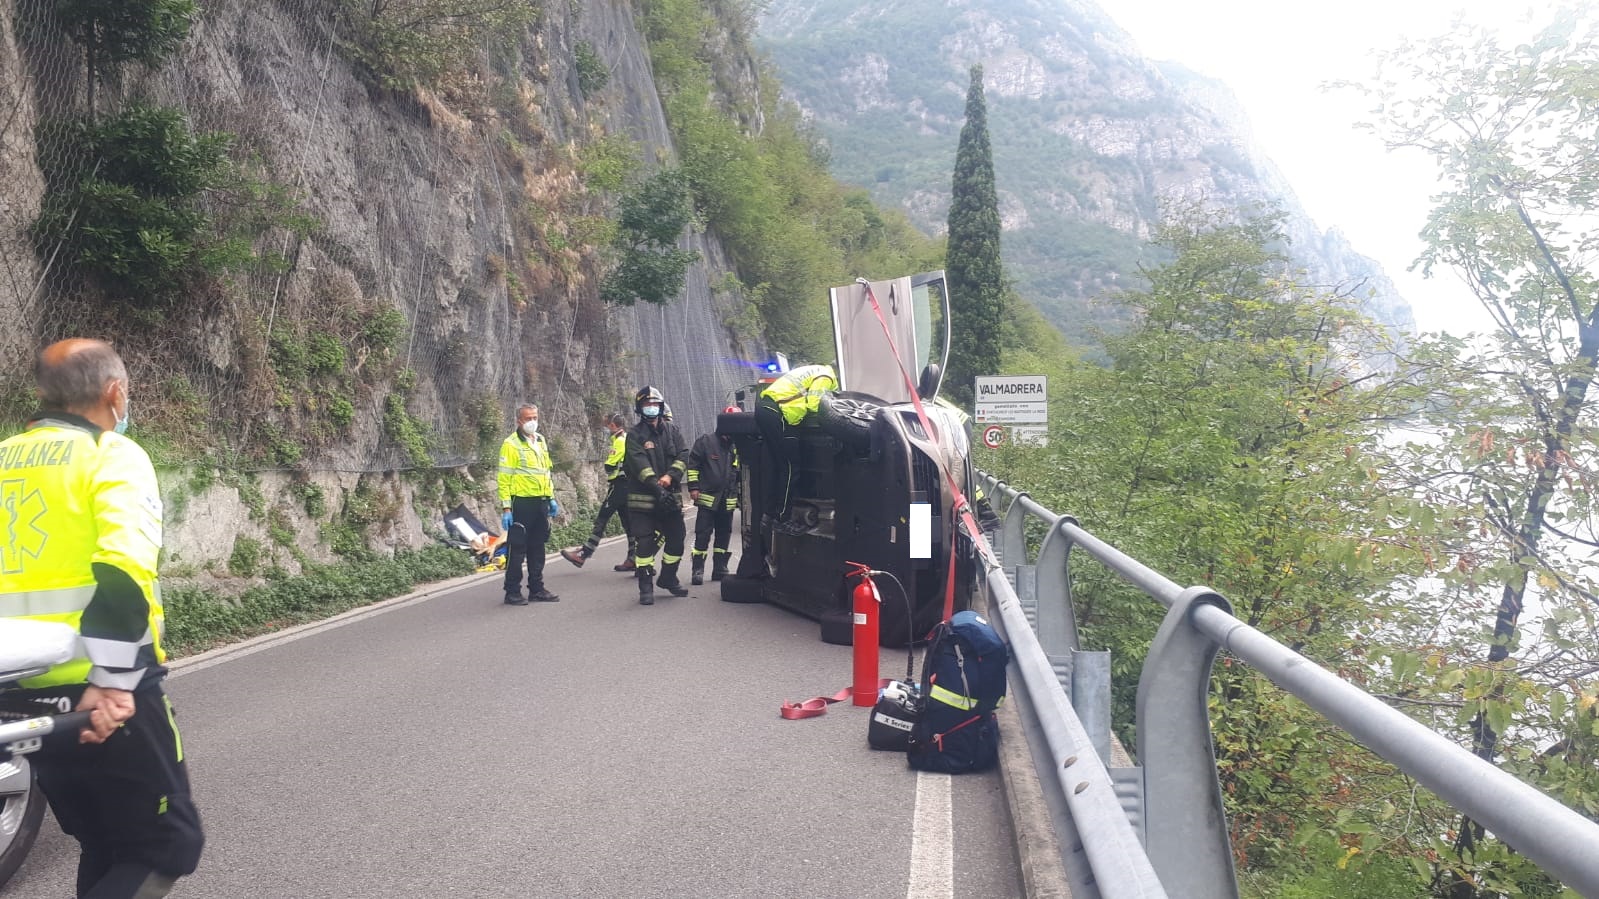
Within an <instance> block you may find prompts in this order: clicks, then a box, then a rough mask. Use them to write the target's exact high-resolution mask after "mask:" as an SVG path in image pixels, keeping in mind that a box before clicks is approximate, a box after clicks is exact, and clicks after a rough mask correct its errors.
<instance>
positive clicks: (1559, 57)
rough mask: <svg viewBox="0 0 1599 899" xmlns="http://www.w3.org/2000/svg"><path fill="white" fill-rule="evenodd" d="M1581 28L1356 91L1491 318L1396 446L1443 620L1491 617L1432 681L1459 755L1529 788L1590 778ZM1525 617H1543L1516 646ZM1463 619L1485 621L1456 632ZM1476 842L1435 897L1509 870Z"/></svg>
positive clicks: (1395, 70)
mask: <svg viewBox="0 0 1599 899" xmlns="http://www.w3.org/2000/svg"><path fill="white" fill-rule="evenodd" d="M1588 16H1591V13H1589V14H1581V13H1579V12H1578V11H1577V10H1574V9H1567V10H1564V11H1560V12H1557V13H1556V15H1555V17H1554V20H1553V22H1552V24H1550V25H1549V26H1548V27H1547V28H1545V29H1544V30H1543V31H1542V32H1540V33H1539V34H1538V35H1537V36H1536V37H1535V38H1534V39H1532V40H1530V41H1528V42H1526V43H1522V44H1519V45H1516V46H1513V47H1510V46H1502V45H1501V44H1500V42H1499V41H1498V40H1497V39H1496V38H1495V37H1493V36H1492V35H1491V34H1489V33H1487V32H1486V31H1484V30H1482V29H1480V28H1476V27H1471V26H1465V25H1461V26H1457V27H1456V28H1455V29H1454V30H1453V31H1452V32H1450V33H1449V34H1446V35H1444V36H1442V37H1439V38H1437V39H1435V40H1432V41H1429V42H1426V43H1421V44H1409V45H1404V46H1401V47H1400V48H1398V49H1397V50H1396V51H1395V52H1393V53H1392V54H1390V55H1389V56H1388V57H1387V58H1386V59H1385V61H1384V69H1383V71H1381V72H1379V74H1378V78H1377V79H1376V84H1377V85H1378V86H1376V87H1371V88H1366V89H1364V90H1365V91H1366V93H1368V94H1369V95H1370V96H1371V97H1372V98H1373V99H1374V100H1375V101H1377V103H1378V106H1377V107H1376V109H1375V113H1376V115H1377V116H1378V119H1377V122H1376V124H1375V125H1374V130H1375V131H1376V132H1377V133H1378V134H1379V136H1381V137H1382V139H1383V140H1384V141H1385V142H1386V143H1387V145H1388V146H1389V147H1390V148H1414V149H1420V150H1422V151H1424V152H1425V153H1427V154H1429V155H1430V156H1431V157H1432V158H1433V159H1434V161H1435V162H1436V163H1437V164H1438V167H1439V171H1440V174H1441V175H1442V178H1443V181H1444V183H1445V185H1446V186H1445V188H1444V190H1443V191H1442V193H1440V194H1439V195H1438V196H1437V197H1436V202H1437V205H1436V207H1435V208H1434V210H1433V211H1432V213H1431V215H1430V217H1429V219H1428V222H1427V225H1426V228H1425V229H1424V230H1423V232H1422V236H1423V237H1424V238H1425V240H1426V245H1427V246H1426V250H1425V251H1424V253H1423V255H1422V256H1421V258H1420V259H1419V260H1418V262H1419V264H1421V265H1422V266H1424V269H1425V270H1426V271H1428V272H1429V273H1430V272H1431V271H1432V270H1433V269H1434V268H1436V267H1449V268H1452V269H1454V270H1456V271H1457V272H1459V273H1460V274H1461V275H1462V276H1463V277H1464V280H1465V283H1466V285H1467V287H1468V288H1469V290H1470V292H1471V294H1472V296H1473V297H1474V298H1475V299H1476V300H1477V302H1479V303H1481V304H1482V306H1483V307H1484V308H1485V309H1486V310H1487V311H1488V312H1489V314H1490V315H1491V316H1492V318H1493V321H1494V323H1495V328H1494V329H1493V331H1492V332H1491V333H1490V334H1488V335H1486V336H1485V338H1484V339H1482V340H1480V341H1477V342H1474V343H1471V344H1461V345H1454V346H1445V347H1444V348H1443V349H1444V350H1446V351H1447V356H1446V357H1445V361H1444V362H1443V363H1441V364H1442V365H1443V366H1445V367H1446V369H1447V370H1451V371H1452V375H1451V377H1450V378H1449V381H1450V382H1451V385H1452V386H1451V387H1450V388H1449V389H1448V390H1447V392H1444V393H1442V394H1441V396H1440V397H1439V398H1438V400H1437V401H1435V403H1434V404H1433V407H1432V408H1433V410H1434V415H1433V416H1432V417H1431V422H1432V424H1433V425H1434V427H1435V429H1436V436H1437V439H1436V440H1434V441H1430V442H1423V443H1420V444H1417V445H1414V446H1412V447H1410V448H1409V450H1408V452H1409V456H1410V458H1409V459H1408V460H1407V461H1408V463H1409V464H1410V465H1411V466H1413V470H1415V471H1417V472H1419V473H1420V477H1418V478H1416V479H1415V480H1414V481H1413V484H1414V486H1415V489H1416V490H1417V491H1418V493H1420V494H1421V495H1422V496H1423V497H1424V498H1425V499H1426V500H1428V501H1429V503H1430V504H1431V505H1432V506H1433V507H1437V508H1442V509H1444V510H1445V512H1443V513H1442V514H1439V513H1437V512H1433V511H1429V512H1428V515H1427V517H1428V519H1429V520H1428V521H1427V522H1424V524H1427V525H1430V526H1431V527H1430V529H1431V530H1432V531H1433V532H1435V533H1436V534H1438V535H1439V536H1440V538H1441V539H1443V538H1447V539H1448V543H1449V546H1450V547H1451V551H1452V553H1453V559H1452V560H1450V561H1451V562H1452V564H1449V565H1443V566H1440V571H1441V573H1442V574H1444V575H1446V576H1447V577H1448V581H1447V583H1448V584H1449V588H1450V591H1451V597H1450V599H1449V601H1450V604H1451V610H1452V612H1453V616H1452V617H1453V619H1454V620H1453V621H1449V622H1448V623H1449V624H1451V625H1453V626H1454V628H1455V630H1456V632H1457V633H1458V634H1459V638H1458V639H1459V640H1461V641H1464V640H1468V639H1476V640H1478V641H1479V645H1480V637H1476V638H1473V637H1472V636H1471V635H1472V634H1481V633H1485V632H1487V628H1485V627H1483V626H1484V625H1486V624H1487V620H1491V621H1492V628H1491V636H1490V637H1489V639H1488V641H1487V646H1486V653H1485V664H1481V665H1477V666H1470V667H1467V668H1463V669H1455V670H1456V671H1457V672H1458V673H1457V674H1455V675H1454V676H1453V677H1451V680H1452V683H1447V684H1446V686H1452V687H1454V688H1456V689H1457V690H1458V691H1459V695H1458V698H1459V699H1460V700H1461V703H1460V704H1461V709H1462V716H1463V717H1466V718H1469V725H1468V728H1469V736H1470V741H1471V745H1472V749H1473V751H1474V752H1475V753H1476V754H1477V755H1478V756H1479V757H1481V758H1483V759H1487V760H1490V761H1493V760H1496V759H1497V758H1501V757H1503V758H1505V761H1506V763H1507V764H1510V765H1512V766H1514V767H1515V768H1516V770H1517V772H1518V773H1520V774H1522V775H1523V776H1527V777H1533V778H1537V777H1540V776H1542V775H1547V774H1548V770H1549V763H1550V762H1551V761H1559V762H1565V761H1567V760H1568V755H1567V754H1568V753H1571V752H1578V751H1580V752H1581V753H1583V754H1584V755H1583V756H1582V757H1586V758H1587V759H1588V760H1589V761H1588V763H1587V766H1588V767H1589V768H1590V769H1591V767H1592V762H1591V757H1592V750H1593V747H1592V734H1593V732H1594V716H1593V715H1592V714H1591V713H1590V711H1589V710H1590V709H1592V708H1593V707H1594V699H1595V696H1594V693H1593V691H1592V688H1591V686H1584V684H1585V683H1586V682H1587V679H1588V678H1590V677H1591V674H1592V671H1593V666H1592V663H1591V661H1589V660H1591V659H1592V658H1593V657H1594V655H1595V647H1594V646H1593V640H1592V631H1593V624H1592V622H1593V617H1594V611H1595V610H1594V606H1595V604H1596V603H1599V574H1596V572H1595V570H1594V568H1593V558H1594V553H1595V550H1596V549H1599V527H1596V521H1595V511H1596V508H1595V505H1594V497H1595V495H1596V492H1595V491H1596V488H1599V455H1596V453H1595V447H1596V440H1595V436H1596V433H1599V432H1596V425H1599V422H1596V415H1595V402H1594V400H1595V397H1594V393H1593V381H1594V378H1595V376H1596V374H1599V289H1596V288H1599V267H1596V265H1595V263H1594V260H1595V258H1596V256H1595V251H1596V250H1599V235H1595V234H1594V233H1593V232H1592V231H1591V230H1590V228H1591V224H1592V222H1593V221H1594V217H1595V215H1599V156H1596V155H1595V154H1594V153H1593V148H1594V146H1596V144H1599V115H1596V112H1599V42H1596V40H1595V29H1594V22H1593V20H1592V19H1591V18H1589V17H1588ZM1529 606H1531V607H1532V609H1533V613H1532V614H1534V615H1535V616H1536V618H1535V619H1534V620H1535V621H1537V622H1539V623H1541V624H1542V625H1543V627H1542V628H1541V629H1540V630H1536V631H1533V632H1532V633H1531V634H1529V633H1528V632H1527V631H1526V629H1525V625H1526V624H1527V623H1528V622H1527V621H1525V620H1524V617H1523V616H1524V615H1526V614H1528V609H1529ZM1462 609H1464V610H1467V611H1468V612H1469V611H1470V610H1472V609H1481V612H1480V613H1479V614H1480V615H1482V616H1483V617H1482V618H1478V619H1476V620H1468V621H1460V620H1459V619H1460V615H1461V612H1460V610H1462ZM1583 622H1587V625H1586V627H1582V623H1583ZM1573 625H1575V626H1573ZM1434 626H1435V628H1436V622H1434ZM1535 714H1536V715H1537V716H1538V717H1534V715H1535ZM1550 734H1560V735H1564V736H1565V737H1566V738H1565V739H1559V740H1553V741H1551V740H1550V738H1549V735H1550ZM1507 738H1509V739H1514V740H1515V741H1516V742H1515V749H1516V752H1514V753H1512V754H1509V755H1507V754H1506V753H1505V752H1504V750H1505V749H1506V748H1507V745H1506V740H1507ZM1540 743H1543V744H1548V745H1541V746H1540V745H1539V744H1540ZM1529 744H1530V745H1529ZM1566 767H1567V768H1569V767H1570V766H1566ZM1595 780H1596V778H1595V777H1594V776H1593V774H1592V771H1591V770H1590V771H1589V772H1588V774H1587V776H1586V777H1577V778H1576V779H1575V780H1570V781H1568V782H1566V783H1564V784H1562V786H1561V787H1560V788H1559V789H1557V790H1556V792H1557V794H1560V793H1564V794H1566V797H1567V800H1568V801H1573V800H1580V801H1579V802H1578V803H1577V804H1579V805H1584V804H1585V805H1586V806H1587V807H1588V808H1590V809H1592V808H1593V807H1594V805H1593V803H1594V802H1595V801H1596V799H1599V797H1596V795H1595V793H1594V792H1593V790H1594V788H1595V787H1596V786H1599V784H1595V783H1594V781H1595ZM1573 791H1575V792H1573ZM1491 842H1492V841H1488V840H1485V835H1484V832H1483V829H1482V827H1481V826H1479V825H1477V824H1476V823H1475V822H1472V821H1470V820H1462V821H1460V823H1459V826H1458V830H1457V835H1456V838H1455V841H1454V850H1455V854H1456V859H1457V863H1456V864H1455V865H1453V866H1452V869H1450V868H1446V869H1445V870H1444V871H1442V872H1441V874H1440V879H1439V888H1440V890H1441V891H1442V892H1444V893H1445V894H1446V895H1449V896H1453V897H1475V896H1479V895H1486V894H1487V893H1493V894H1495V895H1497V894H1498V892H1499V891H1500V888H1501V887H1502V886H1503V883H1502V881H1503V880H1504V879H1506V878H1514V877H1516V876H1517V875H1516V874H1515V872H1514V870H1513V866H1512V865H1511V864H1510V863H1509V862H1507V861H1506V860H1505V854H1504V852H1503V849H1502V847H1497V848H1496V847H1495V846H1492V845H1489V844H1490V843H1491ZM1496 878H1498V880H1496ZM1523 887H1525V883H1523V884H1522V885H1521V886H1519V887H1517V888H1516V889H1515V891H1516V892H1521V891H1522V888H1523Z"/></svg>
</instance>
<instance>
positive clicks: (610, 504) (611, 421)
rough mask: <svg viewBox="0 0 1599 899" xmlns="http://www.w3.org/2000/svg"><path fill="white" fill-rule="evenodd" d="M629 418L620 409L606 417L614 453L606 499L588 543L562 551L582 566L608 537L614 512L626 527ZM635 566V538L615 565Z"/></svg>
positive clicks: (607, 474)
mask: <svg viewBox="0 0 1599 899" xmlns="http://www.w3.org/2000/svg"><path fill="white" fill-rule="evenodd" d="M626 422H627V419H626V418H624V417H623V416H622V413H620V412H612V413H611V415H610V417H609V418H607V419H606V420H605V427H606V429H607V430H608V431H609V432H610V441H611V452H610V455H608V456H606V457H605V480H606V482H607V483H608V484H609V485H610V489H608V490H607V491H606V493H605V500H604V501H603V502H601V503H600V511H599V513H598V514H597V515H595V516H594V530H593V531H592V532H590V533H589V539H588V542H587V543H584V544H583V545H582V546H580V547H578V548H577V549H563V550H561V558H563V559H565V560H566V561H568V562H571V563H572V564H573V565H576V566H577V567H579V568H582V567H583V563H584V562H587V561H588V559H589V557H590V556H592V555H594V551H595V550H596V549H599V547H600V540H601V539H603V538H604V537H605V526H606V525H607V524H610V522H611V516H612V515H613V514H620V515H621V516H622V518H623V519H624V521H623V527H622V530H624V531H625V530H627V526H626V521H625V519H626V518H627V515H626V514H625V513H624V509H626V501H627V478H626V477H625V476H624V475H623V473H622V455H623V454H624V453H625V452H626V451H627V428H626V427H625V424H626ZM634 567H635V563H634V561H633V546H632V541H631V540H629V541H628V550H627V558H626V559H623V560H622V561H621V563H619V564H618V565H617V566H616V570H617V571H632V570H633V569H634Z"/></svg>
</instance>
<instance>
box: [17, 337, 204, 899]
mask: <svg viewBox="0 0 1599 899" xmlns="http://www.w3.org/2000/svg"><path fill="white" fill-rule="evenodd" d="M34 376H35V380H36V381H37V389H38V395H39V401H40V406H41V410H42V411H40V412H39V413H38V414H37V415H35V416H34V418H33V419H32V420H31V421H29V422H28V426H27V429H26V430H25V431H24V432H23V433H21V434H18V435H16V436H15V437H12V438H10V439H9V440H6V441H5V442H3V443H0V616H3V617H6V618H29V619H35V620H43V621H57V622H62V623H64V624H68V625H70V626H72V628H73V629H74V630H76V631H77V632H78V635H79V655H78V657H76V658H74V659H72V660H70V661H67V662H63V663H62V664H59V665H56V666H55V667H53V668H51V669H49V670H48V671H46V672H45V673H44V674H41V675H38V676H36V677H32V678H28V679H26V680H23V681H21V682H19V683H18V685H17V687H16V688H13V689H9V690H6V691H5V692H4V693H3V694H0V706H3V707H4V708H5V710H6V711H7V712H10V713H13V714H15V713H23V714H33V715H38V714H49V713H52V712H57V711H66V710H68V709H71V708H74V707H76V708H78V709H82V710H88V711H89V712H90V718H89V726H88V727H87V728H85V729H83V730H82V731H81V732H80V733H79V735H78V740H77V741H76V742H75V743H73V744H65V743H63V745H59V746H50V747H47V748H46V750H45V751H43V752H40V753H37V754H35V755H33V756H32V757H31V758H32V763H33V770H34V771H35V772H36V773H37V775H38V782H39V786H40V788H41V789H43V791H44V795H45V797H46V798H47V799H48V800H49V802H50V808H51V809H52V810H53V811H54V812H55V816H56V820H57V821H58V822H60V824H61V829H62V830H64V831H66V832H67V833H68V834H71V835H72V836H73V837H75V838H77V840H78V843H79V846H80V847H81V850H82V854H81V856H80V857H79V860H78V879H77V895H78V896H80V897H81V896H86V895H91V894H92V895H94V896H97V897H98V896H107V897H117V896H121V897H133V896H152V897H153V896H165V895H166V894H167V892H168V891H169V890H170V889H171V888H172V884H173V882H174V881H176V880H177V878H179V877H183V876H185V875H187V874H190V873H193V871H194V869H195V866H196V865H198V864H199V862H200V852H201V849H202V848H203V846H204V843H205V838H204V835H203V833H202V831H201V828H200V816H199V813H198V812H197V811H196V810H195V807H194V802H193V801H192V799H191V798H190V795H189V775H188V769H187V766H186V763H185V761H184V745H183V742H182V740H181V739H180V738H179V736H178V729H177V725H176V724H175V723H174V721H173V718H172V703H171V702H170V701H169V700H168V699H167V696H166V693H165V692H164V691H163V690H162V687H161V682H162V680H163V679H164V678H165V677H166V673H167V669H166V668H165V666H164V664H163V663H164V662H165V661H166V652H165V651H164V650H163V649H162V646H161V638H162V631H163V627H164V624H165V616H164V614H163V612H162V607H161V590H160V588H159V587H158V586H157V583H156V564H157V558H158V556H159V554H160V552H161V511H162V510H161V494H160V491H159V489H158V488H157V485H156V478H155V469H154V468H152V467H151V465H150V457H149V456H148V455H146V454H145V452H144V450H143V449H141V448H140V447H139V445H138V444H136V443H134V442H133V441H132V440H130V439H128V438H127V437H124V436H123V432H124V431H126V429H127V426H128V414H129V406H128V374H127V369H126V368H125V367H124V366H123V363H122V360H121V358H120V357H118V356H117V353H116V351H115V350H113V349H112V348H111V347H110V346H109V345H107V344H105V343H103V342H101V341H98V340H82V339H74V340H63V341H60V342H58V343H54V344H51V345H50V346H48V347H46V348H45V349H44V351H43V352H41V353H40V354H39V357H38V359H37V361H36V364H35V366H34Z"/></svg>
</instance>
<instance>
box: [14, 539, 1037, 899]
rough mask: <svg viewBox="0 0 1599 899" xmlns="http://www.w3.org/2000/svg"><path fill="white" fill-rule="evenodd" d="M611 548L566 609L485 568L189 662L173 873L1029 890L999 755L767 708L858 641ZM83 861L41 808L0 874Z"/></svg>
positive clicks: (578, 888)
mask: <svg viewBox="0 0 1599 899" xmlns="http://www.w3.org/2000/svg"><path fill="white" fill-rule="evenodd" d="M621 555H622V552H621V547H620V546H619V545H616V544H614V543H613V544H611V545H608V546H607V547H605V548H602V549H601V550H600V552H599V553H598V554H597V556H596V557H595V559H594V560H593V561H592V562H591V563H590V564H589V566H587V567H586V568H584V569H582V570H578V569H574V568H573V567H571V566H570V565H568V564H567V563H566V562H564V561H562V560H561V559H560V557H559V556H552V557H551V560H550V562H549V563H548V567H547V572H548V578H547V581H548V584H549V587H550V588H551V589H552V590H554V591H555V592H556V593H559V594H560V595H561V597H562V599H563V601H562V602H560V603H558V604H533V605H529V606H523V607H512V606H506V605H504V604H502V602H501V595H502V593H501V589H500V585H499V582H498V579H497V576H478V577H476V578H471V579H465V580H462V581H458V582H452V584H450V585H436V586H435V587H433V588H430V589H429V591H426V592H424V593H423V594H422V595H420V596H413V597H411V598H406V599H401V600H393V601H390V602H388V603H385V604H383V605H381V606H379V607H373V608H370V609H367V610H361V611H358V612H356V613H352V614H351V615H349V616H346V617H344V618H342V619H336V620H335V621H333V622H330V623H324V624H321V625H313V626H310V627H308V628H305V629H301V630H299V631H297V632H294V633H292V634H290V635H288V636H279V637H270V638H264V639H263V640H257V641H253V642H251V643H248V644H241V645H240V646H237V647H230V648H228V649H224V650H221V651H218V652H213V653H210V654H207V655H206V656H201V657H197V658H196V659H194V660H189V661H188V662H187V663H186V664H185V663H180V664H179V665H178V667H177V668H176V670H175V672H174V675H173V677H172V678H171V680H170V681H169V683H168V689H169V691H170V693H171V694H172V699H173V703H174V705H175V706H176V708H177V710H178V715H179V717H178V722H179V726H180V727H181V729H182V732H183V738H184V747H185V750H186V751H187V752H188V755H189V764H190V772H191V776H192V778H193V780H194V787H195V796H196V801H197V802H198V804H199V806H200V811H201V815H202V816H203V818H204V822H205V827H206V831H207V837H208V843H207V847H206V852H205V856H204V858H203V860H202V861H201V867H200V870H199V871H198V872H197V873H196V874H195V875H194V876H193V877H190V878H187V879H185V880H183V881H182V882H180V883H179V885H178V887H177V889H176V890H174V891H173V893H172V895H173V896H175V897H227V899H246V897H295V899H310V897H380V896H382V897H389V896H396V897H398V896H405V897H411V896H418V897H422V896H426V897H431V896H463V897H530V896H537V897H567V896H572V897H745V896H747V897H761V899H776V897H788V896H792V897H901V896H904V897H907V899H924V897H925V899H934V897H961V899H985V897H1013V896H1020V895H1022V887H1021V881H1020V876H1019V874H1018V871H1017V863H1016V857H1015V849H1014V839H1013V836H1012V832H1011V825H1010V822H1009V820H1008V815H1007V812H1006V806H1005V802H1004V797H1003V795H1002V793H1001V787H1000V781H999V777H998V774H997V773H994V772H990V773H987V774H981V775H967V776H963V777H955V778H951V777H947V776H944V775H926V774H922V775H918V774H917V773H916V772H914V771H911V770H910V769H908V768H907V767H906V765H905V760H904V757H903V755H900V754H897V753H879V752H873V751H871V750H870V749H868V748H867V745H866V721H867V718H866V715H867V712H868V710H867V709H864V708H855V707H852V706H850V705H848V704H847V703H840V704H837V705H834V706H832V707H831V708H830V710H829V712H828V713H827V714H826V715H824V716H823V717H820V718H814V719H808V720H801V721H787V720H783V719H781V718H780V717H779V716H778V714H777V710H778V707H779V705H780V703H781V702H782V701H783V700H801V699H805V698H809V697H811V696H815V695H818V694H827V693H832V692H834V691H835V690H837V689H838V688H839V687H842V686H845V685H847V684H848V683H849V680H850V676H851V667H850V649H849V647H841V646H830V645H827V644H824V643H822V642H820V640H819V639H818V638H817V626H816V624H815V623H814V622H812V621H810V620H808V619H804V618H800V617H798V616H795V615H792V614H790V613H787V612H784V611H782V610H780V609H776V608H773V607H770V606H765V605H734V604H728V603H723V602H720V601H719V600H718V596H719V593H718V590H717V587H716V586H715V585H713V584H709V583H707V584H706V585H705V586H703V587H697V588H692V592H691V593H690V595H689V596H688V597H685V598H681V599H673V598H670V597H665V598H661V597H660V594H659V593H658V598H657V600H656V605H654V606H653V607H642V606H639V605H638V604H637V601H636V589H635V586H634V581H633V580H632V578H631V577H629V576H625V575H620V574H616V573H614V572H612V571H611V570H610V567H611V564H612V563H614V562H616V561H618V560H619V559H620V557H621ZM686 569H687V565H686V564H685V574H686ZM881 658H882V662H881V668H882V672H883V674H884V675H885V676H892V675H896V674H902V673H903V670H904V665H905V656H904V655H903V654H902V653H899V652H896V651H884V652H883V653H882V657H881ZM75 860H76V844H75V843H73V842H72V841H71V840H70V839H69V838H67V837H65V836H64V835H62V834H61V833H60V832H59V831H58V830H56V829H55V826H54V824H53V822H49V823H47V830H46V832H45V833H44V834H43V835H41V837H40V840H39V843H38V845H37V846H36V848H35V850H34V853H33V856H32V857H30V858H29V859H28V861H27V863H26V864H25V865H24V867H23V869H22V871H21V873H20V874H19V875H18V876H17V877H16V878H15V879H14V880H13V881H12V882H11V884H9V885H8V887H7V888H5V889H4V890H0V895H3V896H6V897H15V899H31V897H62V896H70V895H71V884H72V872H73V866H74V865H75Z"/></svg>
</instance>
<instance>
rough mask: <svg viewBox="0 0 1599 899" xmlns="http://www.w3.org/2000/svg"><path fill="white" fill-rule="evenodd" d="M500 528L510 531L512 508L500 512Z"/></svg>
mask: <svg viewBox="0 0 1599 899" xmlns="http://www.w3.org/2000/svg"><path fill="white" fill-rule="evenodd" d="M500 530H502V531H507V532H509V531H510V530H511V510H510V509H507V510H505V511H504V512H501V513H500Z"/></svg>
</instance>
